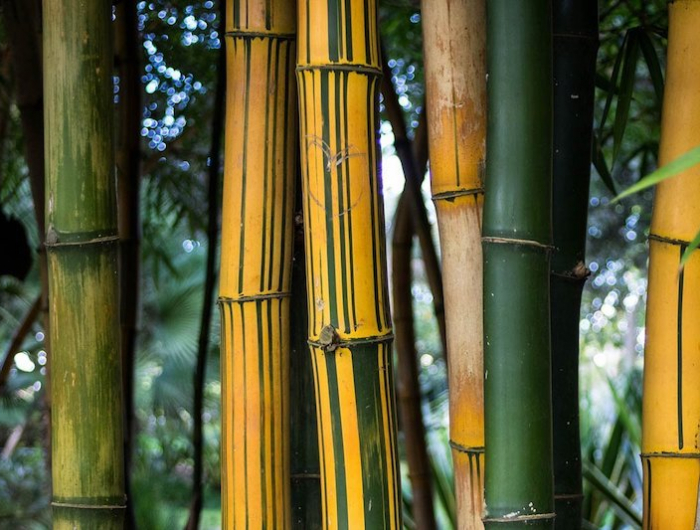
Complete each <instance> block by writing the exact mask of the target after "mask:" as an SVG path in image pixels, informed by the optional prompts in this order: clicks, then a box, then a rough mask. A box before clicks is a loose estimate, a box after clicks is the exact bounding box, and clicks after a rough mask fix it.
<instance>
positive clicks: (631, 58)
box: [613, 30, 639, 164]
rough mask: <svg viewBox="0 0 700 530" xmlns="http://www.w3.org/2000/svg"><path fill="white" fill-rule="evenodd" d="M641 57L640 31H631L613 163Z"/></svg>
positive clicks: (614, 141) (617, 114)
mask: <svg viewBox="0 0 700 530" xmlns="http://www.w3.org/2000/svg"><path fill="white" fill-rule="evenodd" d="M638 58H639V31H638V30H633V31H630V33H629V37H628V39H627V48H626V50H625V63H624V66H623V67H622V74H621V78H620V95H619V96H618V98H617V109H616V110H615V124H614V125H613V164H614V163H615V160H616V159H617V155H618V153H619V152H620V146H621V145H622V137H623V136H624V134H625V129H626V128H627V121H628V118H629V111H630V105H631V103H632V92H633V91H634V81H635V77H636V73H637V59H638Z"/></svg>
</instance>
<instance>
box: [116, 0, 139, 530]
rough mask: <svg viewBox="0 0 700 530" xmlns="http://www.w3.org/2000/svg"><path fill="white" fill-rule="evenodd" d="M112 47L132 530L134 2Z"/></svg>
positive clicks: (125, 5) (127, 1)
mask: <svg viewBox="0 0 700 530" xmlns="http://www.w3.org/2000/svg"><path fill="white" fill-rule="evenodd" d="M116 24H117V25H116V31H115V49H116V64H117V71H118V73H119V77H120V83H119V84H120V87H121V90H120V93H119V105H118V106H117V115H118V120H119V121H118V136H117V151H116V157H115V161H116V166H117V200H118V203H117V208H118V212H119V215H118V217H119V246H120V253H119V275H120V278H119V281H120V299H121V311H120V324H121V357H122V382H123V385H124V473H125V474H124V477H125V482H124V484H125V488H126V496H127V501H128V502H127V509H126V521H127V527H129V528H136V516H135V512H134V502H135V498H134V496H133V495H132V494H131V455H132V452H133V451H132V449H133V441H134V439H135V437H136V433H135V431H136V427H137V424H136V415H135V411H134V397H135V396H134V367H135V357H136V336H137V333H138V328H137V315H138V306H139V286H140V283H139V264H140V260H139V257H140V256H139V254H140V252H139V248H140V245H141V241H140V239H141V216H140V215H139V213H140V207H139V205H140V188H141V135H140V128H141V119H142V115H143V106H142V101H141V100H142V98H141V91H142V90H143V87H142V84H141V76H140V62H139V42H140V40H139V39H140V36H139V33H138V22H137V7H136V0H121V1H120V2H119V4H117V17H116Z"/></svg>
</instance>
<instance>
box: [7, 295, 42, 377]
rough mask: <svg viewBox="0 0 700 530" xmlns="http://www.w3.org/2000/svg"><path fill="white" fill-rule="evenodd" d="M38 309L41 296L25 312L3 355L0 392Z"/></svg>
mask: <svg viewBox="0 0 700 530" xmlns="http://www.w3.org/2000/svg"><path fill="white" fill-rule="evenodd" d="M40 309H41V295H39V296H37V298H36V300H34V303H33V304H32V305H31V307H30V308H29V311H27V314H26V315H24V318H23V319H22V322H21V323H20V325H19V327H18V328H17V330H16V331H15V334H14V335H13V336H12V340H11V341H10V345H9V346H8V347H7V353H5V359H4V360H3V361H2V367H1V368H0V390H2V388H3V387H4V386H5V384H6V383H7V378H8V376H9V375H10V368H12V363H13V361H14V357H15V353H17V350H19V349H20V347H21V346H22V342H24V338H25V337H26V336H27V333H29V331H30V330H31V329H32V324H34V321H35V320H36V317H37V315H38V314H39V310H40Z"/></svg>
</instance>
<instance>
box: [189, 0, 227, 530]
mask: <svg viewBox="0 0 700 530" xmlns="http://www.w3.org/2000/svg"><path fill="white" fill-rule="evenodd" d="M225 7H226V2H224V1H221V2H220V13H221V15H220V20H221V21H224V20H225V19H226V16H225ZM217 71H218V74H217V82H216V94H215V100H214V114H213V121H212V136H211V150H210V152H209V188H208V207H209V210H208V214H209V215H208V220H207V225H208V230H207V236H208V237H207V240H208V243H207V245H208V246H207V265H206V281H205V285H204V301H203V304H202V323H201V327H200V330H199V345H198V348H197V368H196V371H195V375H194V408H193V411H192V418H193V422H194V433H193V434H194V474H193V478H192V480H193V494H192V504H191V506H190V515H189V518H188V520H187V525H186V527H185V528H186V530H196V529H197V528H199V518H200V514H201V511H202V501H203V488H204V484H203V479H204V436H203V424H202V413H203V409H204V383H205V380H206V366H207V349H208V347H209V333H210V328H211V315H212V304H213V301H214V287H215V284H216V241H217V239H218V236H219V206H218V197H219V180H220V172H221V158H220V157H221V137H222V132H223V119H224V95H225V92H226V75H225V72H226V48H225V46H224V45H223V43H222V45H221V48H220V50H219V60H218V69H217Z"/></svg>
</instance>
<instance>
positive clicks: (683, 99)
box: [642, 0, 700, 530]
mask: <svg viewBox="0 0 700 530" xmlns="http://www.w3.org/2000/svg"><path fill="white" fill-rule="evenodd" d="M698 28H700V2H698V1H697V0H676V1H674V2H671V3H670V4H669V43H668V60H667V67H666V89H665V93H664V108H663V116H662V123H661V145H660V148H659V166H662V165H664V164H666V163H668V162H670V161H672V160H674V159H675V158H677V157H678V156H680V155H682V154H683V153H685V152H686V151H688V150H689V149H691V148H693V147H695V146H697V145H698V144H699V143H700V128H698V122H699V121H700V98H699V97H698V91H699V90H700V62H698V60H697V58H698V56H699V55H700V41H698V38H697V32H698ZM699 226H700V169H698V168H697V167H695V168H692V169H690V170H688V171H685V172H684V173H683V174H681V175H680V176H677V177H674V178H672V179H670V180H667V181H664V182H662V183H661V184H659V185H658V187H657V190H656V197H655V200H654V211H653V215H652V222H651V234H650V235H649V248H650V260H649V290H648V301H647V323H646V334H647V338H646V352H645V366H644V394H643V395H644V402H643V418H642V420H643V423H642V425H643V433H642V465H643V469H644V528H645V529H646V530H651V529H652V528H678V529H679V530H682V529H688V530H690V529H691V528H697V526H694V523H695V521H696V510H697V499H698V483H699V481H700V449H698V443H699V441H698V436H699V434H698V429H699V427H698V418H700V391H698V387H699V386H700V328H699V327H698V325H697V322H698V320H699V319H700V254H699V253H698V252H695V253H693V256H692V257H691V258H690V260H689V261H688V263H687V264H686V266H685V268H684V269H683V270H682V271H680V272H679V264H680V257H681V255H682V254H683V252H684V250H685V248H686V246H687V245H688V242H689V241H690V240H691V239H692V238H693V237H694V236H695V233H696V232H697V230H698V227H699Z"/></svg>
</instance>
